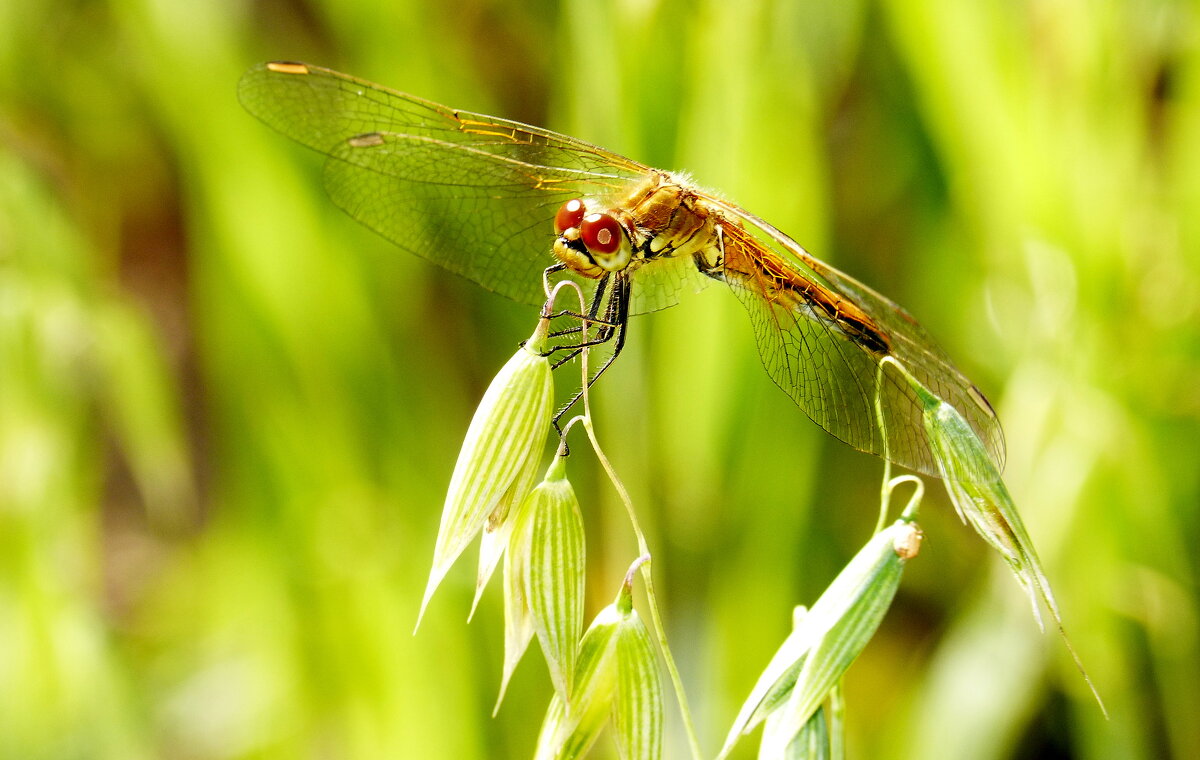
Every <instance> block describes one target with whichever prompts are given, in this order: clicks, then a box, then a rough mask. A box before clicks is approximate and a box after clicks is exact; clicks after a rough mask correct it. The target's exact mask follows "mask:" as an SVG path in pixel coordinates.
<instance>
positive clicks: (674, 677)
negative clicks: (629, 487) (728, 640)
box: [583, 395, 704, 760]
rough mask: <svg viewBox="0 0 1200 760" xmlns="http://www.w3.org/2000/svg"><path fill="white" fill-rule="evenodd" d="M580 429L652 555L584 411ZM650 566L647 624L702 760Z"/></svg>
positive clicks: (645, 575) (646, 572)
mask: <svg viewBox="0 0 1200 760" xmlns="http://www.w3.org/2000/svg"><path fill="white" fill-rule="evenodd" d="M584 405H585V407H586V405H587V397H586V395H585V397H584ZM588 412H590V410H588ZM583 427H584V429H585V430H587V433H588V439H589V440H591V442H592V448H593V450H595V452H596V458H597V459H599V460H600V464H601V465H602V466H603V467H604V471H605V472H606V473H608V477H609V479H610V480H612V483H613V486H614V487H615V488H616V489H617V494H618V496H620V498H621V503H623V504H624V505H625V511H626V512H627V513H628V514H629V521H630V523H632V524H633V533H634V535H635V536H637V542H638V551H639V552H640V553H641V554H642V555H643V556H652V555H651V552H650V548H649V546H648V545H647V543H646V536H645V534H644V533H642V527H641V524H640V523H639V522H638V519H637V513H636V512H635V511H634V509H633V502H632V501H631V500H630V498H629V492H628V491H626V490H625V485H624V484H623V483H622V482H621V479H620V478H618V477H617V473H616V471H615V470H613V468H612V464H611V463H610V462H609V461H608V457H607V456H605V455H604V451H603V449H601V448H600V442H599V441H597V440H596V431H595V430H593V429H592V418H591V415H590V413H587V412H585V415H584V419H583ZM651 564H652V563H650V562H646V563H643V564H642V567H641V571H642V582H643V583H644V584H645V585H646V603H647V604H648V605H649V608H650V621H651V623H652V624H653V626H654V634H655V636H657V637H658V646H659V648H660V649H661V650H662V653H663V660H664V661H665V662H666V664H667V672H668V673H669V674H670V676H671V684H672V686H673V687H674V689H675V698H676V700H678V702H679V712H680V714H681V716H682V718H683V727H684V729H685V730H686V731H687V737H688V744H689V745H691V749H692V757H693V758H695V760H703V757H704V753H703V752H702V751H701V749H700V740H699V739H698V738H697V736H696V725H695V722H694V721H693V720H692V711H691V708H689V707H688V701H687V694H686V693H685V692H684V690H683V680H682V679H681V678H680V677H679V668H677V667H676V666H675V657H674V656H673V655H672V654H671V647H670V645H669V644H668V643H667V632H666V629H665V628H664V627H663V621H662V613H661V612H659V609H658V596H657V595H656V594H655V592H654V578H653V576H652V574H651V571H650V565H651Z"/></svg>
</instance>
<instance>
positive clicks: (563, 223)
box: [554, 198, 583, 235]
mask: <svg viewBox="0 0 1200 760" xmlns="http://www.w3.org/2000/svg"><path fill="white" fill-rule="evenodd" d="M582 223H583V201H581V200H579V199H578V198H572V199H571V200H569V201H567V202H566V203H564V204H563V205H562V206H561V207H560V208H559V209H558V213H557V214H555V215H554V231H555V232H557V233H558V234H560V235H561V234H563V233H564V232H566V231H567V230H569V229H571V228H572V227H578V226H579V225H580V224H582Z"/></svg>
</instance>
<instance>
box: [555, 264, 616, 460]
mask: <svg viewBox="0 0 1200 760" xmlns="http://www.w3.org/2000/svg"><path fill="white" fill-rule="evenodd" d="M605 279H607V277H606V278H605ZM595 310H596V308H595V306H593V308H592V311H595ZM628 320H629V280H628V279H627V278H626V277H623V276H622V275H621V274H620V273H618V274H617V275H615V278H614V283H613V289H612V293H611V294H610V296H609V298H608V301H607V306H606V307H605V313H604V318H603V319H598V320H597V322H598V324H600V325H602V327H601V332H602V333H604V338H603V341H608V340H612V339H613V338H614V337H615V338H616V343H615V344H614V345H613V352H612V354H611V355H610V356H609V357H608V358H607V359H606V360H605V361H604V364H602V365H600V369H598V370H596V372H595V373H594V374H593V375H592V376H591V377H590V378H588V380H587V386H586V388H591V387H592V384H593V383H595V382H596V380H598V379H599V378H600V376H601V375H602V374H604V371H605V370H607V369H608V368H609V367H611V366H612V363H613V362H614V361H616V359H617V357H618V356H620V354H621V349H623V348H624V347H625V336H626V334H627V332H628V330H627V326H628V325H627V322H628ZM603 341H586V342H584V343H582V344H580V345H578V346H575V347H574V350H572V351H571V353H570V354H569V355H568V356H567V357H566V358H565V359H562V360H560V361H558V362H557V363H555V365H554V366H555V367H558V366H560V365H562V364H563V363H564V362H567V361H570V360H571V359H574V358H575V357H576V356H577V355H578V354H579V353H580V352H581V351H582V350H583V348H584V346H588V345H593V344H594V343H595V342H603ZM586 388H580V389H579V390H578V391H577V392H576V393H575V395H574V396H572V397H571V400H570V401H568V402H567V403H566V404H565V405H564V406H563V407H562V408H561V409H559V410H558V412H556V413H555V415H554V420H553V423H554V429H555V430H556V431H557V432H558V434H559V436H560V437H562V436H563V429H562V426H561V425H560V424H559V423H560V422H561V421H562V418H563V417H564V416H565V415H566V414H567V412H568V411H570V409H571V407H573V406H575V404H577V403H579V399H581V398H583V393H584V391H585V390H586ZM561 448H562V450H563V451H565V452H567V453H570V450H569V449H568V448H567V444H566V439H565V438H564V439H563V441H562V444H561Z"/></svg>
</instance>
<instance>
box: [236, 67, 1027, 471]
mask: <svg viewBox="0 0 1200 760" xmlns="http://www.w3.org/2000/svg"><path fill="white" fill-rule="evenodd" d="M238 92H239V97H240V99H241V101H242V104H243V105H244V106H245V107H246V109H247V110H249V111H250V112H251V113H252V114H254V115H255V116H257V117H258V118H260V119H261V120H262V121H264V122H265V123H266V124H268V125H269V126H271V127H273V128H275V129H277V130H278V131H280V132H282V133H283V134H285V135H287V136H288V137H291V138H292V139H294V140H297V141H298V142H300V143H303V144H304V145H307V146H308V147H310V148H313V149H314V150H317V151H319V152H321V153H323V154H325V155H326V156H327V161H326V164H325V186H326V189H327V190H328V191H329V193H330V195H331V196H332V197H333V200H334V202H335V203H337V204H338V205H339V206H341V207H342V208H343V209H344V210H345V211H347V213H349V214H350V215H351V216H353V217H355V218H356V219H358V220H359V221H361V222H363V223H364V224H365V225H367V226H368V227H371V228H372V229H374V230H375V231H376V232H379V233H380V234H381V235H383V236H384V237H386V238H388V239H389V240H391V241H393V242H394V243H396V244H397V245H399V246H400V247H401V248H404V249H406V250H408V251H411V252H413V253H415V254H417V255H419V256H422V257H424V258H427V259H429V260H430V261H433V262H434V263H436V264H438V265H440V266H442V267H445V268H446V269H448V270H450V271H452V272H455V273H457V274H460V275H462V276H464V277H467V278H468V279H471V280H474V281H475V282H477V283H479V284H480V285H482V286H483V287H485V288H488V289H489V290H494V291H496V292H498V293H502V294H504V295H506V296H509V297H510V298H513V299H515V300H518V301H522V302H526V303H532V304H540V303H541V302H542V301H543V300H544V299H545V292H544V290H543V272H544V271H546V270H558V271H560V272H561V273H562V274H565V275H566V276H570V277H574V278H575V279H577V280H578V281H579V282H581V283H582V284H587V283H592V288H593V290H592V304H591V311H592V314H593V315H597V314H598V315H600V316H601V317H602V321H606V322H607V323H608V324H609V325H611V326H613V327H614V328H617V329H616V332H615V334H616V335H617V341H618V344H617V346H618V350H619V346H620V342H621V341H623V339H624V334H625V333H624V323H625V319H626V317H627V316H628V315H630V314H641V313H646V312H651V311H656V310H658V309H662V308H666V307H669V306H672V305H674V304H675V303H677V301H678V298H679V295H680V294H681V293H682V292H683V291H686V290H698V289H700V288H702V287H704V286H706V285H707V284H710V283H712V282H721V283H724V284H725V286H727V287H728V288H729V290H730V291H732V292H733V294H734V295H735V296H736V297H737V298H738V300H739V301H741V303H742V304H743V306H745V308H746V311H747V312H748V314H749V316H750V321H751V324H752V326H753V328H754V333H755V338H756V339H757V342H758V348H759V354H760V356H761V358H762V361H763V366H764V367H765V368H766V370H767V373H768V375H770V377H771V379H772V380H774V381H775V383H776V384H777V385H778V386H779V387H780V388H781V389H782V390H783V391H784V392H785V393H787V394H788V396H790V397H791V398H792V399H793V400H794V401H795V402H796V403H797V405H799V406H800V408H801V409H803V410H804V412H805V413H806V414H807V415H808V416H809V417H810V418H811V419H812V420H813V421H814V422H816V423H817V424H818V425H820V426H821V427H823V428H824V429H825V430H827V431H829V432H830V433H832V434H833V435H835V436H836V437H838V438H840V439H841V440H843V441H845V442H846V443H848V444H850V445H851V446H854V447H855V448H857V449H860V450H862V451H868V452H872V453H875V454H878V455H880V456H883V457H885V458H887V459H889V460H891V461H893V462H896V463H897V464H900V465H903V466H906V467H909V468H911V469H914V470H918V471H920V472H924V473H927V474H930V475H935V476H936V475H937V472H938V470H937V465H936V463H935V461H934V459H933V456H932V452H931V451H930V448H929V443H928V440H927V439H926V435H925V432H924V426H923V422H922V413H923V407H922V403H921V400H920V398H919V397H918V396H917V394H916V393H915V392H914V390H913V387H912V385H911V384H910V383H909V382H908V380H907V379H906V378H905V377H904V375H903V373H901V372H900V371H898V370H897V369H896V366H897V365H899V366H901V367H903V368H904V372H906V373H908V375H910V376H911V377H912V378H915V379H916V380H917V381H918V382H919V383H920V384H921V385H922V386H924V388H926V389H927V390H928V391H929V392H930V393H932V394H934V395H936V396H937V397H939V398H940V399H942V400H943V401H945V402H947V403H949V404H951V405H952V406H954V407H955V408H956V409H957V410H958V411H959V413H960V414H962V415H963V417H964V418H965V419H966V420H967V422H968V424H970V426H971V427H972V429H973V430H974V431H975V433H976V434H977V435H978V437H979V439H980V440H981V441H983V443H984V445H985V446H986V447H987V448H988V451H989V453H990V454H991V457H992V459H993V461H994V463H995V464H996V465H997V466H998V467H1000V466H1002V463H1003V458H1004V438H1003V433H1002V432H1001V430H1000V425H999V422H998V421H997V419H996V416H995V413H994V412H993V411H992V408H991V406H990V405H989V404H988V403H987V401H986V399H985V398H984V397H983V394H982V393H980V392H979V390H978V389H977V388H975V386H974V385H972V384H971V382H970V381H969V380H968V379H967V378H966V377H965V376H964V375H963V374H962V373H961V372H959V371H958V370H957V369H956V368H955V367H954V365H953V364H952V363H951V362H950V360H949V358H948V357H947V356H946V355H945V354H944V353H943V352H942V351H941V350H940V349H939V348H938V347H937V345H936V344H935V343H934V341H933V340H932V338H930V336H929V335H928V334H927V333H926V332H925V330H924V329H923V328H921V326H920V325H919V324H918V323H917V321H916V320H915V319H913V318H912V317H911V316H909V314H908V313H907V312H905V311H904V310H903V309H901V308H900V307H899V306H897V305H896V304H894V303H892V302H891V301H889V300H888V299H887V298H885V297H884V296H882V295H880V294H878V293H876V292H875V291H874V290H872V289H870V288H868V287H867V286H865V285H863V284H862V283H860V282H858V281H856V280H855V279H853V278H851V277H849V276H847V275H845V274H843V273H841V272H839V271H837V270H836V269H834V268H833V267H831V266H829V265H828V264H825V263H823V262H821V261H820V260H818V259H816V258H814V257H813V256H811V255H809V254H808V253H807V252H806V251H805V250H804V249H803V248H801V247H800V246H799V245H798V244H797V243H796V242H795V241H793V240H792V239H791V238H790V237H788V236H787V235H785V234H784V233H782V232H780V231H779V230H777V229H776V228H775V227H773V226H771V225H770V224H769V223H767V222H765V221H763V220H762V219H759V218H758V217H756V216H754V215H753V214H751V213H749V212H747V211H745V210H744V209H742V208H739V207H738V206H736V205H734V204H732V203H730V202H728V201H726V200H725V199H723V198H720V197H718V196H716V195H714V194H712V193H709V192H707V191H704V190H701V189H700V188H698V187H696V186H694V185H692V184H691V183H690V182H689V181H688V180H686V179H684V178H682V177H680V176H678V175H675V174H671V173H668V172H664V171H659V170H657V169H651V168H650V167H647V166H644V165H642V164H640V163H638V162H636V161H633V160H631V159H628V158H625V157H624V156H620V155H617V154H615V153H612V152H610V151H606V150H604V149H603V148H599V147H597V146H595V145H591V144H588V143H586V142H583V141H581V140H576V139H574V138H571V137H567V136H566V135H561V134H558V133H556V132H552V131H550V130H547V129H541V128H539V127H533V126H529V125H526V124H520V123H518V122H514V121H509V120H506V119H501V118H497V117H494V116H487V115H485V114H478V113H468V112H466V111H460V110H457V109H452V108H447V107H445V106H441V105H438V104H436V103H431V102H429V101H426V100H422V99H421V98H418V97H415V96H413V95H408V94H405V93H401V92H396V91H394V90H389V89H387V88H384V87H380V86H379V85H376V84H372V83H370V82H366V81H363V80H360V79H355V78H354V77H350V76H347V75H345V74H339V73H337V72H335V71H330V70H329V69H323V68H320V67H316V66H309V65H307V64H301V63H267V64H263V65H261V66H257V67H255V68H253V69H251V70H250V71H248V72H247V73H246V74H245V76H243V78H242V81H241V83H240V84H239V87H238ZM602 303H603V304H605V305H604V307H603V309H601V305H602ZM885 360H886V361H885Z"/></svg>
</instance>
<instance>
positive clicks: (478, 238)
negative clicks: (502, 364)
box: [238, 63, 650, 303]
mask: <svg viewBox="0 0 1200 760" xmlns="http://www.w3.org/2000/svg"><path fill="white" fill-rule="evenodd" d="M238 96H239V99H240V100H241V102H242V105H243V106H244V107H245V108H246V110H248V111H249V112H250V113H252V114H253V115H255V116H256V117H258V118H259V119H261V120H262V121H263V122H264V123H266V124H267V125H268V126H270V127H272V128H273V129H275V130H277V131H279V132H281V133H283V134H284V135H286V136H287V137H290V138H291V139H293V140H296V141H297V142H299V143H302V144H304V145H307V146H308V147H310V148H312V149H314V150H317V151H319V152H321V153H324V154H325V155H327V156H329V158H330V159H332V160H330V161H328V162H327V163H326V166H325V183H326V187H327V188H328V190H329V193H330V195H331V196H332V197H333V200H334V202H335V203H337V204H338V205H339V206H341V207H342V208H343V209H344V210H346V211H347V212H348V213H349V214H350V215H351V216H353V217H354V218H355V219H357V220H359V221H360V222H362V223H363V224H365V225H366V226H368V227H370V228H371V229H373V230H375V231H376V232H378V233H380V234H381V235H383V236H384V237H386V238H388V239H389V240H391V241H392V242H394V243H396V244H397V245H399V246H400V247H401V248H404V249H405V250H408V251H410V252H412V253H415V254H417V255H418V256H421V257H423V258H426V259H428V260H430V261H433V262H434V263H437V264H439V265H441V266H443V267H445V268H446V269H448V270H450V271H452V272H455V273H457V274H460V275H462V276H464V277H467V278H469V279H471V280H474V281H475V282H477V283H479V284H480V285H482V286H483V287H485V288H488V289H489V290H493V291H496V292H498V293H501V294H503V295H506V296H508V297H510V298H513V299H515V300H517V301H522V302H526V303H540V302H541V301H542V300H543V296H542V281H541V273H542V270H543V269H545V268H546V267H547V266H549V265H550V264H553V263H554V259H553V256H552V254H551V247H552V243H553V240H554V230H553V219H554V214H555V212H556V211H557V210H558V207H559V206H560V205H561V204H562V203H563V202H565V201H566V200H568V199H570V198H579V197H589V198H597V199H600V200H608V199H611V198H615V197H618V196H619V195H621V193H622V192H623V191H627V189H628V188H629V187H630V186H631V184H632V183H634V182H636V181H638V180H640V179H643V178H644V177H645V176H646V175H647V174H648V173H649V172H650V169H649V168H647V167H645V166H642V165H641V164H638V163H636V162H634V161H631V160H629V159H626V158H623V157H622V156H619V155H617V154H615V153H610V152H608V151H605V150H603V149H601V148H598V147H596V146H593V145H589V144H588V143H585V142H583V141H581V140H576V139H573V138H570V137H567V136H565V135H560V134H557V133H555V132H551V131H549V130H545V129H539V128H537V127H531V126H527V125H524V124H520V123H517V122H513V121H508V120H505V119H499V118H496V117H493V116H485V115H483V114H475V113H469V112H466V111H459V110H455V109H451V108H446V107H445V106H440V105H438V104H436V103H431V102H429V101H426V100H422V99H420V98H417V97H414V96H412V95H407V94H405V93H401V92H396V91H394V90H389V89H387V88H384V87H380V86H379V85H376V84H372V83H370V82H366V81H364V80H361V79H356V78H354V77H350V76H347V75H345V74H339V73H337V72H335V71H331V70H329V69H324V68H320V67H317V66H309V65H306V64H296V63H267V64H262V65H259V66H256V67H254V68H252V69H251V70H250V71H248V72H246V74H245V75H244V76H243V77H242V80H241V82H240V84H239V85H238Z"/></svg>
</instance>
